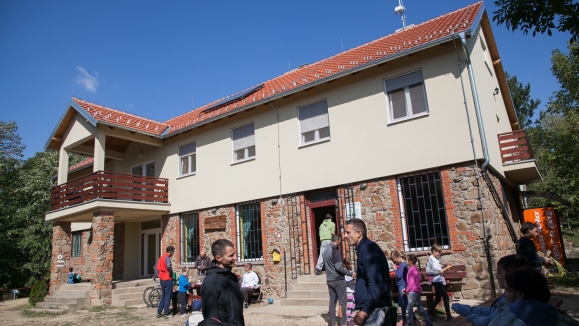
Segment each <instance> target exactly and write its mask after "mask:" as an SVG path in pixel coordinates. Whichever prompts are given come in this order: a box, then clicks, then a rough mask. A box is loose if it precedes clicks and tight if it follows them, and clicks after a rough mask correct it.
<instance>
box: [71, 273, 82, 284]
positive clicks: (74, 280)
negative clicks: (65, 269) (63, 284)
mask: <svg viewBox="0 0 579 326" xmlns="http://www.w3.org/2000/svg"><path fill="white" fill-rule="evenodd" d="M81 282H82V278H81V277H80V275H78V274H76V273H75V274H74V278H73V279H72V283H81Z"/></svg>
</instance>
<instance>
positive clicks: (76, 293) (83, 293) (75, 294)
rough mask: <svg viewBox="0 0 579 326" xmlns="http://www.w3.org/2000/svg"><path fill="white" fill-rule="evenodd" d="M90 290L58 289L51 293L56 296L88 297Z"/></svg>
mask: <svg viewBox="0 0 579 326" xmlns="http://www.w3.org/2000/svg"><path fill="white" fill-rule="evenodd" d="M89 294H90V291H61V290H57V291H54V293H53V294H52V295H51V297H56V298H86V296H87V295H89Z"/></svg>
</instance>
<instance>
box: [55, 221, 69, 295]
mask: <svg viewBox="0 0 579 326" xmlns="http://www.w3.org/2000/svg"><path fill="white" fill-rule="evenodd" d="M71 251H72V233H71V230H70V222H60V221H59V222H53V223H52V260H51V263H50V284H51V285H50V292H51V293H52V292H54V291H55V290H57V289H58V288H59V287H60V285H61V284H66V282H67V281H68V268H69V267H70V256H71Z"/></svg>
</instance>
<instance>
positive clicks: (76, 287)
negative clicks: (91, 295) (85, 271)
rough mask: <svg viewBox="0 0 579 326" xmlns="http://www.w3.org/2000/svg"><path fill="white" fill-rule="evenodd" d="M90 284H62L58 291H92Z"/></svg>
mask: <svg viewBox="0 0 579 326" xmlns="http://www.w3.org/2000/svg"><path fill="white" fill-rule="evenodd" d="M90 290H91V284H90V283H78V284H61V285H60V287H59V288H58V290H57V291H90Z"/></svg>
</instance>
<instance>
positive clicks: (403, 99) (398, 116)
mask: <svg viewBox="0 0 579 326" xmlns="http://www.w3.org/2000/svg"><path fill="white" fill-rule="evenodd" d="M384 87H385V88H386V94H387V96H388V109H389V112H390V122H395V121H398V120H404V119H407V118H412V117H416V116H421V115H425V114H428V105H427V103H426V93H425V90H424V79H423V78H422V70H417V71H414V72H411V73H408V74H405V75H402V76H398V77H394V78H391V79H387V80H385V81H384Z"/></svg>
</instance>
